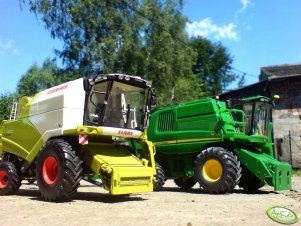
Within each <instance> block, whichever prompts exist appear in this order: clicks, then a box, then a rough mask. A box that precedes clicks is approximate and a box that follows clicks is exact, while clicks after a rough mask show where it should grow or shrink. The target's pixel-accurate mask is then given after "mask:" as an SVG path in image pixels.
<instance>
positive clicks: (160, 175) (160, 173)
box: [154, 163, 165, 191]
mask: <svg viewBox="0 0 301 226" xmlns="http://www.w3.org/2000/svg"><path fill="white" fill-rule="evenodd" d="M154 179H155V181H154V191H161V190H162V188H163V186H164V184H165V174H164V170H163V168H162V166H161V165H160V164H159V163H156V175H155V178H154Z"/></svg>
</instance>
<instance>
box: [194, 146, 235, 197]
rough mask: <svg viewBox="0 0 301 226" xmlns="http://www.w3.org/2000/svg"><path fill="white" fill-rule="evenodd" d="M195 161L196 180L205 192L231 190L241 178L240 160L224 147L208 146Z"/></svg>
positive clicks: (218, 192)
mask: <svg viewBox="0 0 301 226" xmlns="http://www.w3.org/2000/svg"><path fill="white" fill-rule="evenodd" d="M194 163H195V168H194V172H195V177H196V180H197V181H198V183H199V184H200V187H201V188H202V189H203V190H204V191H205V192H209V193H216V194H220V193H227V192H231V191H232V190H233V189H234V188H235V186H236V185H237V184H238V182H239V180H240V177H241V167H240V162H239V161H238V160H237V157H236V156H234V155H233V153H232V152H229V151H227V150H226V149H224V148H221V147H211V148H207V149H205V150H203V151H202V152H201V153H200V154H199V155H198V156H197V158H196V160H195V162H194Z"/></svg>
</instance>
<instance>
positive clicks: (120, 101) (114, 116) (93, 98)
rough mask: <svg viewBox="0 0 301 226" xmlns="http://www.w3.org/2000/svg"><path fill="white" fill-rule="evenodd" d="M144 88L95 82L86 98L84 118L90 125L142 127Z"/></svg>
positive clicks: (145, 102)
mask: <svg viewBox="0 0 301 226" xmlns="http://www.w3.org/2000/svg"><path fill="white" fill-rule="evenodd" d="M147 95H148V93H146V89H144V88H140V87H136V86H132V85H128V84H125V83H121V82H116V81H115V82H111V81H106V82H102V83H97V84H95V85H94V86H93V87H92V89H91V91H90V95H89V98H88V103H87V107H86V114H85V120H86V122H87V123H88V124H90V125H102V126H108V127H118V128H128V129H143V125H142V124H143V122H144V116H145V111H146V109H145V105H146V104H147Z"/></svg>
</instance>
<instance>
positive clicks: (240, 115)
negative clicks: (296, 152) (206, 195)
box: [148, 96, 291, 193]
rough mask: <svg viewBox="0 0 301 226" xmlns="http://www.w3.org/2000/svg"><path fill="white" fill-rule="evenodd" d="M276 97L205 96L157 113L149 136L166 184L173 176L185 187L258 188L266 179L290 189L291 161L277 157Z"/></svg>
mask: <svg viewBox="0 0 301 226" xmlns="http://www.w3.org/2000/svg"><path fill="white" fill-rule="evenodd" d="M272 104H273V103H272V100H271V99H269V98H266V97H262V96H257V97H253V98H248V99H244V100H229V101H228V102H227V103H226V102H223V101H219V100H218V99H211V98H208V99H203V100H198V101H194V102H189V103H183V104H179V105H176V106H171V107H166V108H164V109H161V110H158V111H156V112H154V113H153V114H152V116H151V120H150V125H149V128H148V138H149V139H150V140H151V141H153V142H154V144H155V146H156V150H157V154H156V161H157V162H158V163H159V164H160V165H161V167H162V168H161V167H158V169H159V170H158V173H157V175H159V176H160V177H159V180H158V181H160V182H161V186H163V184H164V174H163V171H164V172H165V177H166V178H174V181H175V183H176V184H177V185H178V186H179V187H180V188H183V189H189V188H191V187H193V186H194V185H195V184H196V182H198V183H199V185H200V187H201V188H202V189H203V190H204V191H207V192H210V193H225V192H231V191H232V190H233V189H234V187H235V186H236V185H239V186H240V187H242V188H244V189H245V190H247V191H254V190H257V189H259V188H260V187H262V186H263V185H264V184H268V185H270V186H273V187H274V189H275V190H276V191H278V190H285V189H290V188H291V166H290V165H289V164H288V163H286V162H279V161H277V160H276V159H275V158H274V154H273V143H272V123H271V122H270V113H271V107H272Z"/></svg>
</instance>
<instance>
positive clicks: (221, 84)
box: [190, 37, 237, 96]
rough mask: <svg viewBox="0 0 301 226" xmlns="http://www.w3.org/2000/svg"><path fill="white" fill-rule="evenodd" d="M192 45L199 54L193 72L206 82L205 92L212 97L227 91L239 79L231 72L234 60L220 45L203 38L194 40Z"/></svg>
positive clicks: (191, 42)
mask: <svg viewBox="0 0 301 226" xmlns="http://www.w3.org/2000/svg"><path fill="white" fill-rule="evenodd" d="M190 45H191V47H192V48H193V49H194V50H195V51H196V52H197V57H196V58H195V61H194V65H193V67H192V70H193V73H194V74H195V75H196V76H197V77H198V78H199V79H201V80H202V81H203V82H204V84H205V85H204V89H205V90H203V91H205V92H208V93H209V95H211V96H213V95H217V94H220V93H222V91H225V89H226V87H227V86H228V85H229V84H230V83H231V82H233V81H234V80H235V79H236V78H237V76H236V75H235V74H234V73H233V72H232V71H231V64H232V61H233V60H232V57H231V56H230V54H229V52H228V50H227V49H226V48H225V47H224V46H222V45H221V44H220V43H213V42H211V41H209V40H208V39H205V38H202V37H194V38H192V39H191V41H190Z"/></svg>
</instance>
